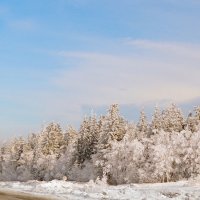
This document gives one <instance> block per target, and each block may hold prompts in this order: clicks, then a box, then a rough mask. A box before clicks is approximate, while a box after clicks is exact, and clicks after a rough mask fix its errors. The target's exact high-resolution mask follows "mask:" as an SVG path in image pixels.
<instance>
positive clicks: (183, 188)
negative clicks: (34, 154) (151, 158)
mask: <svg viewBox="0 0 200 200" xmlns="http://www.w3.org/2000/svg"><path fill="white" fill-rule="evenodd" d="M0 188H1V189H0V190H7V189H9V190H13V191H20V192H25V193H32V194H39V195H50V196H51V197H52V198H55V199H59V200H64V199H70V200H78V199H80V200H82V199H88V200H90V199H102V200H103V199H104V200H105V199H109V200H111V199H112V200H114V199H115V200H117V199H124V200H125V199H127V200H128V199H130V200H134V199H135V200H158V199H159V200H160V199H173V200H191V199H196V200H197V199H200V182H199V183H198V181H190V182H187V181H181V182H177V183H162V184H128V185H119V186H109V185H107V184H104V183H101V182H99V183H94V182H93V181H90V182H88V183H77V182H67V181H56V180H54V181H51V182H38V181H28V182H25V183H20V182H0Z"/></svg>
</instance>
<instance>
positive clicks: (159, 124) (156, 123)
mask: <svg viewBox="0 0 200 200" xmlns="http://www.w3.org/2000/svg"><path fill="white" fill-rule="evenodd" d="M150 127H151V132H152V133H153V134H155V133H158V132H159V131H160V130H161V129H162V128H163V119H162V115H161V111H160V109H159V108H158V107H157V106H156V107H155V111H154V114H153V116H152V121H151V125H150Z"/></svg>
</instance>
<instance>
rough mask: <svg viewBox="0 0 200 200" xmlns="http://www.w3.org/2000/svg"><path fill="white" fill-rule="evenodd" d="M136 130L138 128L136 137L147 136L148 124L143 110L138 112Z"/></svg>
mask: <svg viewBox="0 0 200 200" xmlns="http://www.w3.org/2000/svg"><path fill="white" fill-rule="evenodd" d="M137 130H138V136H137V137H138V139H141V138H143V137H149V125H148V121H147V117H146V115H145V112H144V111H143V110H142V111H141V112H140V119H139V122H138V124H137Z"/></svg>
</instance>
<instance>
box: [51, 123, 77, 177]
mask: <svg viewBox="0 0 200 200" xmlns="http://www.w3.org/2000/svg"><path fill="white" fill-rule="evenodd" d="M77 140H78V132H77V131H76V130H75V129H74V128H73V127H72V126H68V127H67V130H66V131H65V134H64V143H65V145H64V153H63V154H62V155H61V157H60V158H59V159H58V160H57V162H56V165H54V169H53V170H54V172H55V176H54V178H56V179H63V177H67V179H68V180H77V181H78V179H77V178H76V177H74V174H73V171H74V169H75V168H76V169H77V167H76V166H75V162H76V144H77ZM77 176H78V174H77Z"/></svg>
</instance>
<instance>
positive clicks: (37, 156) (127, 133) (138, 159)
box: [0, 104, 200, 185]
mask: <svg viewBox="0 0 200 200" xmlns="http://www.w3.org/2000/svg"><path fill="white" fill-rule="evenodd" d="M199 174H200V107H195V108H194V111H193V112H192V113H189V114H188V116H187V117H185V116H183V113H182V111H181V110H180V109H179V108H178V107H177V106H176V105H174V104H171V105H170V106H168V107H166V108H165V109H163V110H160V109H159V108H158V107H156V108H155V111H154V114H153V116H152V120H151V121H150V122H148V120H147V117H146V115H145V112H144V111H141V113H140V119H139V121H138V122H137V123H133V122H129V121H127V120H126V119H124V118H123V117H122V116H121V115H120V113H119V106H118V105H117V104H114V105H111V106H110V108H109V110H108V112H107V114H106V115H105V116H100V117H97V116H96V115H95V114H92V115H91V116H89V117H85V118H84V119H83V121H82V123H81V125H80V128H79V130H78V131H77V130H75V129H74V128H73V127H71V126H69V127H68V128H67V130H62V128H61V126H60V125H59V124H57V123H50V124H48V125H47V126H46V127H44V128H43V130H41V132H39V133H37V134H36V133H33V134H30V135H29V136H28V137H27V138H23V137H19V138H14V139H12V140H11V141H9V142H6V143H5V144H3V145H2V146H1V151H0V180H1V181H17V180H18V181H26V180H46V181H49V180H53V179H64V180H74V181H83V182H86V181H89V180H97V181H98V180H101V179H103V180H106V181H107V182H108V183H109V184H112V185H118V184H124V183H155V182H170V181H178V180H182V179H188V178H193V177H197V176H198V175H199Z"/></svg>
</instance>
